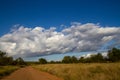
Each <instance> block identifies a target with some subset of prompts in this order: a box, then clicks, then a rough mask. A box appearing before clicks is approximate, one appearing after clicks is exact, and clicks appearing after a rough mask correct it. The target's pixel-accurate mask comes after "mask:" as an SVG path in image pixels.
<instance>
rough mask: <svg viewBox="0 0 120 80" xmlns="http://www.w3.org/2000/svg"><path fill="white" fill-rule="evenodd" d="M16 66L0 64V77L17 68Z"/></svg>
mask: <svg viewBox="0 0 120 80" xmlns="http://www.w3.org/2000/svg"><path fill="white" fill-rule="evenodd" d="M18 68H19V67H17V66H0V78H2V77H4V76H6V75H9V74H10V73H11V72H13V71H15V70H17V69H18Z"/></svg>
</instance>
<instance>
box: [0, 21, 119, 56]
mask: <svg viewBox="0 0 120 80" xmlns="http://www.w3.org/2000/svg"><path fill="white" fill-rule="evenodd" d="M110 41H115V42H114V43H113V44H111V45H109V46H107V48H110V47H114V46H119V44H120V28H119V27H102V26H100V25H98V24H93V23H86V24H80V23H76V22H74V23H72V24H71V26H70V27H69V28H65V29H63V30H62V31H61V32H58V31H56V28H55V27H51V28H50V29H45V28H43V27H35V28H27V27H24V26H20V27H19V28H15V29H12V31H11V32H10V33H8V34H5V35H3V36H2V37H0V50H2V51H5V52H7V53H8V55H10V56H15V57H19V56H20V57H28V56H32V57H34V56H40V55H47V54H54V53H66V52H81V51H95V50H99V49H101V48H102V47H103V46H104V45H105V44H106V43H108V42H110Z"/></svg>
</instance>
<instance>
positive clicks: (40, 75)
mask: <svg viewBox="0 0 120 80" xmlns="http://www.w3.org/2000/svg"><path fill="white" fill-rule="evenodd" d="M1 80H62V79H60V78H58V77H56V76H53V75H51V74H49V73H46V72H41V71H39V70H36V69H34V68H32V67H25V68H21V69H19V70H17V71H15V72H13V73H12V74H11V75H9V76H8V77H5V78H3V79H1Z"/></svg>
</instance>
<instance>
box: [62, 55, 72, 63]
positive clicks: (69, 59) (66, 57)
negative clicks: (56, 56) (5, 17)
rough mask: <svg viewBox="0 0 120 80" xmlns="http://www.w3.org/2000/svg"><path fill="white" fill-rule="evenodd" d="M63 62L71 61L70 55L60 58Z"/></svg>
mask: <svg viewBox="0 0 120 80" xmlns="http://www.w3.org/2000/svg"><path fill="white" fill-rule="evenodd" d="M62 62H63V63H71V62H72V61H71V57H70V56H65V57H64V58H63V60H62Z"/></svg>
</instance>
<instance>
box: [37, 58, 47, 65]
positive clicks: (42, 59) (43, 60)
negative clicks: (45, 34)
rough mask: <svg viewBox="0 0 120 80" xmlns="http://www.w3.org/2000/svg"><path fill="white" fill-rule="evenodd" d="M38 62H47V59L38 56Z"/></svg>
mask: <svg viewBox="0 0 120 80" xmlns="http://www.w3.org/2000/svg"><path fill="white" fill-rule="evenodd" d="M39 63H40V64H47V60H46V59H44V58H40V59H39Z"/></svg>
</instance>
